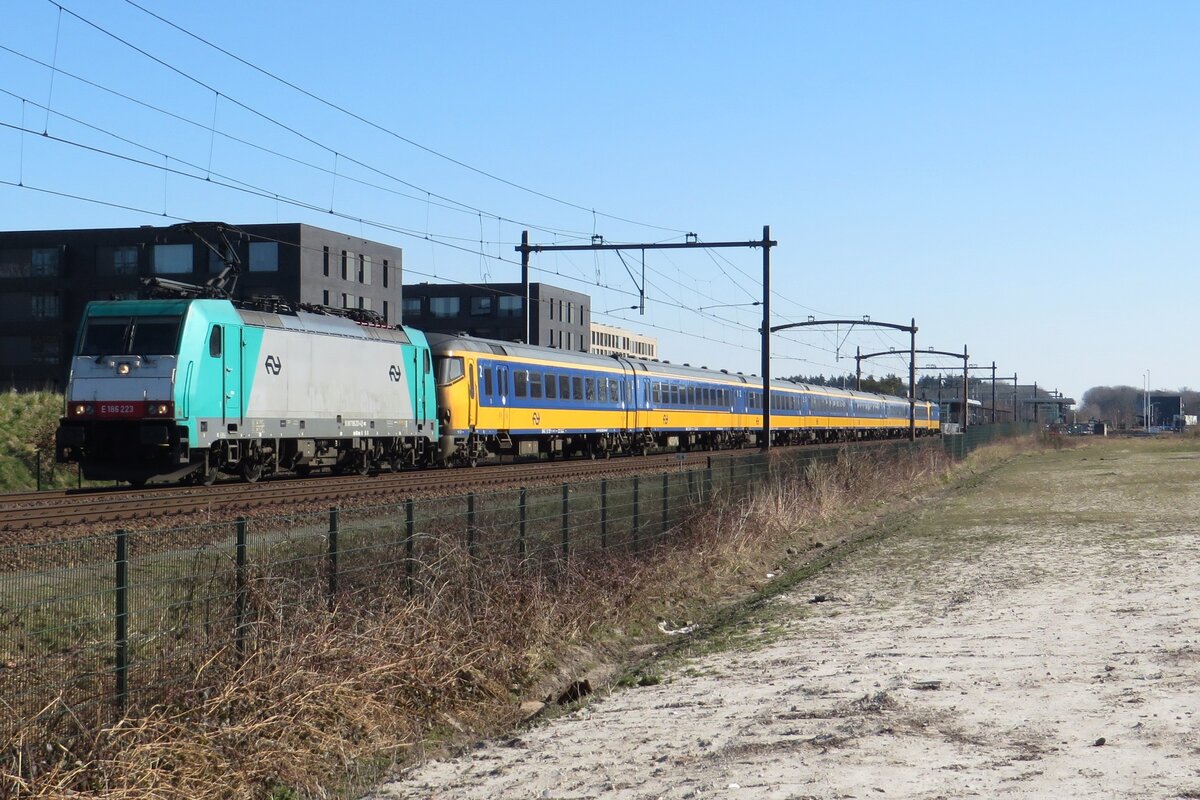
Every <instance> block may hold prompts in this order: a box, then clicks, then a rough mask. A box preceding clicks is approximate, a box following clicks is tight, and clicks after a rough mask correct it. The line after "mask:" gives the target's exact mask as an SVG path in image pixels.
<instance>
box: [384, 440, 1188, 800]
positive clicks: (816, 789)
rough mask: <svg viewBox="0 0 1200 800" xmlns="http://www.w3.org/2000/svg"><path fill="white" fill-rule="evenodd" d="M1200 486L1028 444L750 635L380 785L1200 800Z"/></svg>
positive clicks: (441, 793)
mask: <svg viewBox="0 0 1200 800" xmlns="http://www.w3.org/2000/svg"><path fill="white" fill-rule="evenodd" d="M1193 487H1200V452H1197V451H1194V450H1193V451H1187V450H1183V449H1176V450H1170V449H1166V448H1162V447H1160V446H1156V445H1153V444H1148V443H1141V442H1135V443H1128V444H1123V443H1119V442H1109V443H1097V445H1096V446H1090V447H1084V448H1081V449H1078V450H1071V451H1062V452H1057V453H1048V454H1042V455H1036V456H1025V457H1022V458H1019V459H1017V460H1016V461H1015V462H1013V463H1011V464H1009V465H1006V466H1004V467H1002V468H1001V469H999V470H998V471H996V472H994V473H992V474H991V475H989V476H987V477H986V478H985V479H984V480H983V481H981V482H980V483H979V484H978V485H976V486H973V487H969V488H964V489H959V490H956V491H953V492H951V493H950V494H949V495H948V496H947V497H946V498H945V499H944V500H943V501H941V502H939V503H937V504H936V505H934V506H932V507H929V508H926V509H924V510H922V512H921V513H919V514H917V515H915V516H913V517H911V518H910V519H909V520H908V521H907V523H905V524H903V525H902V526H901V527H900V528H899V529H898V530H895V531H893V532H892V533H890V534H889V535H887V536H885V537H883V538H881V539H878V540H875V541H872V542H871V543H870V544H866V545H863V546H861V547H859V548H858V549H857V550H855V551H853V552H851V553H849V554H848V556H847V557H846V558H845V559H843V560H841V561H840V562H838V563H837V564H836V565H834V566H832V567H830V568H828V569H826V570H824V571H823V572H821V573H819V574H818V575H817V576H815V577H813V578H811V579H809V580H808V581H807V582H805V583H804V584H802V585H801V586H800V587H798V588H793V590H792V592H791V594H790V595H783V596H780V597H778V598H777V599H776V600H775V601H774V602H773V603H771V604H769V607H767V608H765V609H762V610H760V611H759V612H758V613H757V614H755V615H754V617H753V618H752V619H748V620H747V621H746V623H745V631H744V635H742V636H741V637H740V638H739V639H738V640H737V643H736V646H735V647H733V648H732V649H730V650H726V651H725V652H721V653H715V654H714V653H711V652H709V653H708V654H706V655H702V656H697V657H694V658H691V659H688V660H686V661H684V662H682V663H676V664H673V665H672V666H671V667H670V668H669V670H668V671H666V672H664V673H663V677H664V681H663V683H661V684H659V685H656V686H646V687H642V688H630V689H621V690H616V691H614V692H613V693H611V694H606V695H604V696H599V697H594V698H593V699H592V700H591V702H590V703H588V704H587V705H586V706H585V707H583V708H581V709H579V710H577V711H575V712H572V713H570V714H568V715H566V716H561V717H559V718H557V719H554V720H551V721H549V722H546V723H544V724H536V725H534V726H532V727H529V728H526V729H524V730H521V731H518V732H516V733H515V734H513V735H512V736H510V737H508V738H504V739H502V740H499V741H496V742H492V743H488V744H485V745H481V746H480V747H478V748H476V749H475V750H473V751H471V752H470V754H469V755H466V756H461V757H458V758H454V759H451V760H445V761H432V762H429V763H426V764H424V765H421V766H419V767H417V768H415V769H414V770H412V771H411V772H410V773H409V774H407V775H406V776H405V777H404V779H403V780H400V781H398V782H395V783H391V784H389V785H387V786H383V787H381V788H380V789H379V790H378V791H377V792H376V793H374V794H373V795H371V798H372V800H396V799H398V798H406V799H407V798H444V799H446V800H449V798H660V797H661V798H849V797H854V798H870V797H905V798H936V797H945V798H958V797H1046V798H1067V797H1121V798H1124V797H1136V798H1142V797H1148V798H1160V797H1161V798H1200V729H1198V727H1197V726H1198V724H1200V602H1197V601H1200V490H1197V489H1196V488H1193ZM817 595H825V596H826V597H827V598H830V599H828V600H827V601H825V602H811V601H812V600H813V599H814V598H815V597H816V596H817ZM695 635H696V636H702V635H703V631H700V632H698V633H697V634H695Z"/></svg>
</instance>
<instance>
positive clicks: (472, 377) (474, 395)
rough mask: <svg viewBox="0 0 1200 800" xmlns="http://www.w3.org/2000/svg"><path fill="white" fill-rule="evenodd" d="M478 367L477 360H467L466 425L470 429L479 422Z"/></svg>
mask: <svg viewBox="0 0 1200 800" xmlns="http://www.w3.org/2000/svg"><path fill="white" fill-rule="evenodd" d="M478 369H479V364H478V362H476V361H468V362H467V365H466V373H467V427H468V428H470V429H471V430H474V429H475V426H476V425H478V424H479V385H478V380H477V378H478V375H477V372H478Z"/></svg>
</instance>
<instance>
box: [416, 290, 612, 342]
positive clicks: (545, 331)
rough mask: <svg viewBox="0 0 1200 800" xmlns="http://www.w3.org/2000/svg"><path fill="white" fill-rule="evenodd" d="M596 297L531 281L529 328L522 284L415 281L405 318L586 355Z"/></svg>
mask: <svg viewBox="0 0 1200 800" xmlns="http://www.w3.org/2000/svg"><path fill="white" fill-rule="evenodd" d="M590 305H591V298H590V297H588V296H587V295H586V294H581V293H579V292H572V291H570V290H569V289H563V288H560V287H558V286H551V285H550V284H548V283H531V284H529V309H530V313H529V321H528V324H529V331H528V338H526V337H527V334H526V319H525V298H524V291H523V289H522V286H521V284H520V283H486V284H479V285H470V284H460V283H410V284H408V285H406V286H405V287H404V305H403V321H404V324H405V325H412V326H413V327H414V328H419V329H421V330H423V331H426V332H429V333H448V334H458V333H465V334H468V335H471V336H478V337H480V338H482V339H500V340H503V341H508V342H526V343H527V344H536V345H541V346H543V347H557V348H559V349H562V350H574V351H575V352H580V353H586V352H588V347H589V345H590V343H591V336H590V333H589V332H590V330H591V313H590V309H589V306H590Z"/></svg>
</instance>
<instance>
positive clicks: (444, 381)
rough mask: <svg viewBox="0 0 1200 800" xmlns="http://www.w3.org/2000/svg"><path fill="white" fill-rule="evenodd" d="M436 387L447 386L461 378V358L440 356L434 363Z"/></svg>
mask: <svg viewBox="0 0 1200 800" xmlns="http://www.w3.org/2000/svg"><path fill="white" fill-rule="evenodd" d="M434 367H435V369H436V371H437V384H438V386H447V385H449V384H451V383H454V382H455V381H456V380H458V379H459V378H461V377H462V376H463V360H462V357H461V356H440V357H439V358H437V359H436V360H435V361H434Z"/></svg>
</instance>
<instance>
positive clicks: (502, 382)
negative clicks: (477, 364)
mask: <svg viewBox="0 0 1200 800" xmlns="http://www.w3.org/2000/svg"><path fill="white" fill-rule="evenodd" d="M510 380H511V376H510V371H509V368H508V366H507V365H505V364H497V365H496V400H497V402H498V403H499V405H498V406H496V429H497V430H501V431H506V430H508V429H509V427H511V425H510V421H509V417H510V411H509V405H510V404H509V402H508V401H509V397H510V395H509V392H510V391H511V383H510Z"/></svg>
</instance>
